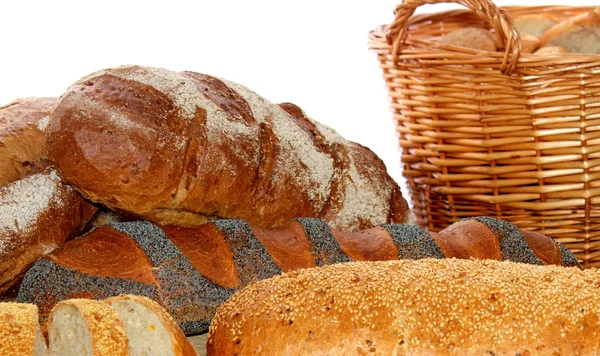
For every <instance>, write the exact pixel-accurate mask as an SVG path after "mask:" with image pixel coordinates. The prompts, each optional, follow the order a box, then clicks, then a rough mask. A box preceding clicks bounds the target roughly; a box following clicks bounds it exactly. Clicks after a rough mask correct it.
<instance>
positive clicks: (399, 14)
mask: <svg viewBox="0 0 600 356" xmlns="http://www.w3.org/2000/svg"><path fill="white" fill-rule="evenodd" d="M438 3H457V4H461V5H463V6H465V7H467V8H469V9H470V10H473V11H475V12H476V13H477V14H478V15H479V16H481V17H482V18H485V19H487V20H488V21H489V22H490V23H491V24H492V26H493V27H494V29H495V30H496V42H497V43H499V44H501V45H502V46H505V48H506V50H505V51H504V57H503V59H502V66H501V67H500V70H501V72H502V73H503V74H507V75H510V74H511V73H512V72H513V71H514V70H515V68H516V67H517V63H518V61H519V56H520V55H521V40H520V38H519V33H518V31H517V29H516V28H515V24H514V22H513V20H512V17H511V16H510V14H509V13H508V11H507V10H506V9H501V8H498V7H497V6H496V5H494V3H492V1H491V0H403V1H402V3H401V4H400V5H398V6H397V7H396V10H395V11H394V14H395V15H396V18H395V19H394V22H392V24H391V25H390V27H389V31H388V34H387V41H388V44H390V45H392V57H393V60H394V63H396V61H397V59H398V56H399V55H400V48H401V47H402V44H403V43H404V41H405V40H406V36H407V23H408V19H409V18H410V17H411V16H412V15H413V14H414V12H415V10H416V9H417V7H419V6H421V5H424V4H438ZM511 53H512V56H511V55H510V54H511Z"/></svg>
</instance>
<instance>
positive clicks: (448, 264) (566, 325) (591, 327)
mask: <svg viewBox="0 0 600 356" xmlns="http://www.w3.org/2000/svg"><path fill="white" fill-rule="evenodd" d="M599 281H600V273H599V272H598V270H596V269H588V270H584V271H582V270H579V269H576V268H564V267H560V266H545V267H543V266H536V265H528V264H521V263H514V262H510V261H504V262H499V261H493V260H486V261H483V260H458V259H446V260H435V259H425V260H420V261H385V262H356V263H348V264H342V265H332V266H326V267H322V268H312V269H303V270H299V271H294V272H290V273H287V274H284V275H281V276H276V277H273V278H270V279H268V280H263V281H260V282H257V283H254V284H252V285H250V286H248V287H246V288H244V289H243V290H241V291H239V292H238V293H236V294H234V295H233V297H231V298H230V299H229V300H228V301H227V302H226V303H225V304H223V305H222V306H221V307H220V308H219V310H218V311H217V314H216V315H215V317H214V319H213V322H212V324H211V326H210V331H209V335H208V342H207V351H208V355H219V356H228V355H238V356H242V355H255V354H260V355H371V354H373V355H592V354H594V355H595V354H598V353H599V352H600V339H599V338H598V334H600V283H598V282H599Z"/></svg>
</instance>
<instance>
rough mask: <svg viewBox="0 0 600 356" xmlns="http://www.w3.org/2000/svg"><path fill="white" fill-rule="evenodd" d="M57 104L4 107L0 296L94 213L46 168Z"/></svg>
mask: <svg viewBox="0 0 600 356" xmlns="http://www.w3.org/2000/svg"><path fill="white" fill-rule="evenodd" d="M55 103H56V99H53V98H27V99H19V100H16V101H14V102H12V103H10V104H8V105H6V106H3V107H0V295H2V294H4V293H6V292H7V291H8V290H9V289H11V288H12V287H13V286H15V285H16V284H17V283H18V281H19V280H20V278H21V277H22V276H23V274H24V273H25V271H26V270H27V268H29V267H30V266H31V265H32V264H33V262H35V261H36V260H37V259H39V258H40V257H41V256H43V255H44V254H46V253H48V252H50V251H52V250H53V249H55V248H57V247H60V246H61V245H62V244H64V242H65V240H67V239H68V238H70V237H71V236H73V235H75V234H78V233H79V232H80V231H81V229H82V228H83V226H84V225H85V223H86V222H87V221H88V220H89V219H90V217H91V216H92V215H93V213H94V211H95V209H96V208H94V207H93V206H92V205H91V204H89V203H87V202H85V201H84V200H83V198H82V197H81V196H80V195H79V194H78V193H77V192H75V191H74V190H73V189H72V188H70V187H68V186H66V185H64V184H62V183H61V180H60V178H59V177H58V175H57V174H56V172H55V171H53V170H52V169H51V168H50V167H48V164H47V160H46V153H45V148H44V147H45V143H44V139H45V138H44V129H45V127H46V125H47V122H48V115H49V113H50V111H51V110H52V107H53V106H54V105H55Z"/></svg>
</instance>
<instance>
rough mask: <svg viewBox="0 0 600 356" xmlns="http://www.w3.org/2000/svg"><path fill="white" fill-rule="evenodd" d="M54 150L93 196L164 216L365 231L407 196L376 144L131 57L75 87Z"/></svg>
mask: <svg viewBox="0 0 600 356" xmlns="http://www.w3.org/2000/svg"><path fill="white" fill-rule="evenodd" d="M46 137H47V147H48V155H49V157H50V159H51V160H52V161H53V163H54V164H55V166H56V168H57V170H58V172H59V173H60V175H61V177H63V178H64V179H65V181H66V182H68V183H69V184H71V185H73V186H74V187H75V188H76V189H78V190H79V191H80V192H81V193H82V194H83V195H84V196H85V197H86V198H89V199H90V200H92V201H95V202H99V203H102V204H103V205H106V206H108V207H110V208H114V209H117V210H122V211H126V212H129V213H132V214H134V215H136V216H138V217H143V218H145V219H148V220H150V221H154V222H157V223H160V224H165V225H168V224H175V225H179V226H187V227H191V226H196V225H199V224H201V223H204V222H206V221H207V220H208V219H215V218H239V219H246V220H248V221H249V222H251V223H253V224H256V225H260V226H265V227H275V226H278V225H281V224H285V223H286V222H287V220H289V219H291V218H295V217H299V216H311V217H321V218H324V219H325V220H326V221H328V222H329V223H331V224H332V225H333V226H334V227H336V228H340V229H344V230H358V229H364V228H369V227H372V226H375V225H379V224H384V223H402V222H405V221H406V219H407V217H408V205H407V203H406V201H405V200H404V198H403V197H402V195H401V192H400V188H399V186H398V184H396V183H395V182H394V181H393V180H392V178H391V177H390V176H389V175H388V173H387V171H386V168H385V165H384V164H383V162H382V161H381V160H380V159H379V158H378V157H377V156H376V155H375V154H374V153H373V152H372V151H370V150H369V149H367V148H365V147H363V146H360V145H358V144H356V143H352V142H349V141H347V140H345V139H344V138H342V137H341V136H340V135H339V134H338V133H337V132H335V131H334V130H332V129H330V128H328V127H325V126H323V125H321V124H319V123H317V122H314V121H312V120H310V119H309V118H308V117H306V116H305V115H304V113H303V112H302V111H301V110H300V109H299V108H297V107H295V106H294V105H293V104H285V105H281V106H279V105H275V104H272V103H270V102H268V101H267V100H266V99H264V98H262V97H261V96H259V95H257V94H256V93H254V92H252V91H251V90H249V89H248V88H246V87H244V86H242V85H239V84H237V83H233V82H230V81H227V80H225V79H218V78H215V77H211V76H208V75H203V74H199V73H193V72H181V73H178V72H172V71H168V70H165V69H161V68H151V67H142V66H124V67H119V68H113V69H106V70H102V71H99V72H96V73H93V74H91V75H88V76H86V77H84V78H82V79H81V80H79V81H78V82H77V83H75V84H73V85H72V86H71V87H70V88H69V89H68V90H67V91H66V92H65V93H64V94H63V95H62V96H61V99H60V100H59V102H58V104H57V106H56V109H55V110H54V111H53V112H52V114H51V115H50V121H49V123H48V128H47V131H46Z"/></svg>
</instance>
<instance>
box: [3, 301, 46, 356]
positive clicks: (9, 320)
mask: <svg viewBox="0 0 600 356" xmlns="http://www.w3.org/2000/svg"><path fill="white" fill-rule="evenodd" d="M37 330H38V312H37V307H36V306H35V305H33V304H22V303H0V355H6V356H21V355H30V356H33V355H34V348H35V338H36V332H37Z"/></svg>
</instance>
